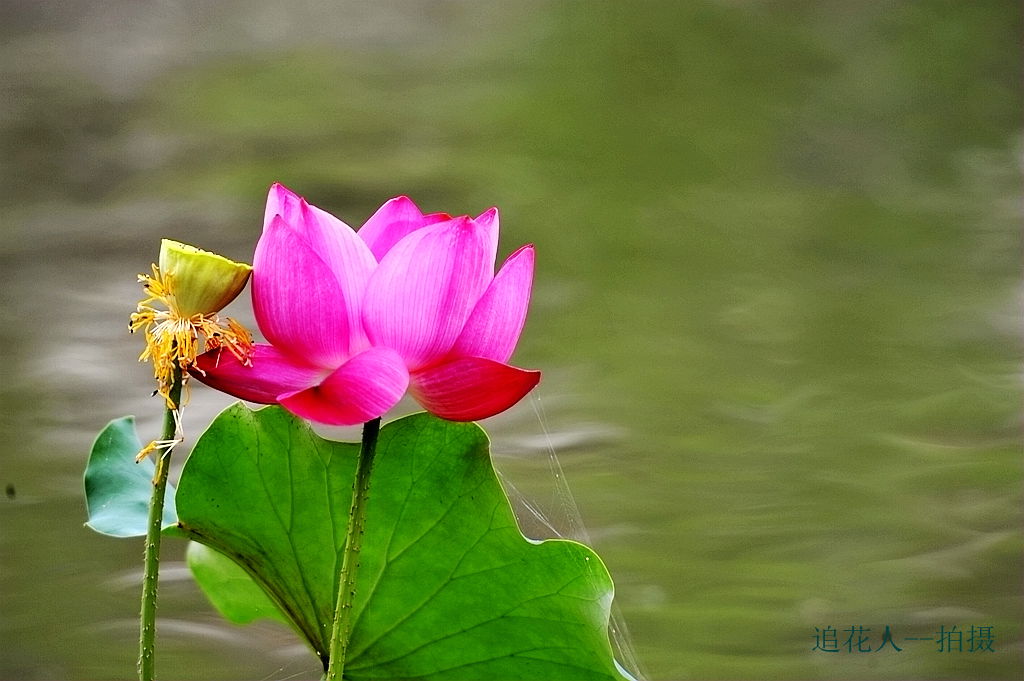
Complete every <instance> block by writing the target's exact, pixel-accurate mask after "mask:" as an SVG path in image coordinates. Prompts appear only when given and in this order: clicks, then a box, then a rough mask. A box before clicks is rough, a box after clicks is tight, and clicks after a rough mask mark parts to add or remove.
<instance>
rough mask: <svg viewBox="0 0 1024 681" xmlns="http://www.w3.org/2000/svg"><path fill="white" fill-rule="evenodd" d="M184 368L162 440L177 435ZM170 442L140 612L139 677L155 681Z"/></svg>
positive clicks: (162, 460) (157, 487)
mask: <svg viewBox="0 0 1024 681" xmlns="http://www.w3.org/2000/svg"><path fill="white" fill-rule="evenodd" d="M181 385H182V374H181V368H180V367H179V366H177V365H175V367H174V375H173V379H172V383H171V389H170V391H169V392H168V395H169V397H170V402H171V403H172V404H174V405H175V407H176V408H175V409H171V408H170V407H168V408H167V411H166V412H165V413H164V428H163V434H162V436H161V440H162V441H164V442H169V441H171V440H174V439H175V437H176V436H177V430H178V420H177V418H176V414H175V411H176V410H177V406H178V405H180V403H181ZM171 449H172V447H170V446H164V447H160V448H158V449H157V450H156V452H157V459H156V472H155V473H154V474H153V496H152V497H150V501H149V525H148V528H147V531H146V549H145V554H144V555H145V567H144V571H143V576H142V613H141V614H140V615H139V620H140V621H139V664H138V671H139V681H153V673H154V665H155V662H156V660H155V659H154V658H155V653H154V647H155V641H156V590H157V583H158V581H159V576H160V537H161V533H160V530H161V529H162V528H163V519H164V496H165V494H166V492H167V473H168V472H169V471H170V468H171Z"/></svg>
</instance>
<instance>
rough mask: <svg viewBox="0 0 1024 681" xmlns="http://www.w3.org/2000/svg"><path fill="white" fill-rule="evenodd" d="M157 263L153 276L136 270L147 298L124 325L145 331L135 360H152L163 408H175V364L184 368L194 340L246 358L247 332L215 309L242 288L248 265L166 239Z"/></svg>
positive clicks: (193, 349) (193, 353)
mask: <svg viewBox="0 0 1024 681" xmlns="http://www.w3.org/2000/svg"><path fill="white" fill-rule="evenodd" d="M159 263H160V264H159V266H157V265H153V276H149V275H146V274H140V275H139V282H140V283H142V285H143V288H144V289H145V291H146V295H147V297H146V299H144V300H143V301H142V302H140V303H139V305H138V308H137V309H136V311H135V312H134V313H133V314H132V316H131V324H130V325H129V328H130V329H131V330H132V332H133V333H134V332H135V331H138V330H139V329H144V330H145V336H146V348H145V350H143V351H142V354H141V355H140V356H139V360H140V361H145V360H148V359H152V360H153V373H154V376H155V378H156V380H157V392H159V393H160V394H161V395H163V397H164V399H165V400H166V401H167V406H168V408H170V409H177V407H178V406H179V405H177V404H174V403H173V401H172V399H171V395H170V390H171V385H172V383H173V380H174V378H173V377H174V372H175V368H176V367H177V368H178V369H179V370H181V371H186V370H187V369H188V368H189V366H190V365H191V364H192V363H193V362H194V361H195V359H196V355H197V354H198V353H199V346H200V339H202V340H203V341H204V342H205V344H206V348H207V349H212V348H218V349H219V348H227V349H228V350H230V351H231V353H232V355H233V356H234V357H235V358H236V359H237V360H238V361H239V362H242V363H245V362H248V361H249V353H250V351H251V347H252V338H251V337H250V336H249V332H248V331H246V330H245V329H244V328H243V327H242V326H241V325H240V324H238V323H237V322H235V321H234V320H233V319H226V320H225V321H224V322H221V321H220V319H219V318H218V317H217V313H218V312H220V310H221V308H223V307H224V306H225V305H227V304H228V303H230V302H231V301H232V300H234V299H235V297H236V296H237V295H238V294H239V293H240V292H241V291H242V289H243V288H244V287H245V282H246V281H247V280H248V279H249V273H250V272H251V271H252V268H251V267H250V266H249V265H245V264H242V263H237V262H233V261H231V260H228V259H227V258H224V257H222V256H219V255H217V254H216V253H210V252H208V251H204V250H202V249H199V248H196V247H195V246H189V245H187V244H183V243H180V242H178V241H172V240H170V239H163V240H162V241H161V242H160V260H159ZM153 303H161V304H162V306H163V307H164V308H166V309H158V308H157V307H154V306H153Z"/></svg>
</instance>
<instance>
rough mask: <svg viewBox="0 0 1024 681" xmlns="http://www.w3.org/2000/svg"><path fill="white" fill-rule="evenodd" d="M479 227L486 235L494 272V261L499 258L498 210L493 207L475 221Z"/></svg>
mask: <svg viewBox="0 0 1024 681" xmlns="http://www.w3.org/2000/svg"><path fill="white" fill-rule="evenodd" d="M473 222H475V223H476V225H477V227H478V228H480V229H481V230H482V231H483V233H484V234H485V235H486V237H487V240H488V242H487V243H488V246H487V247H488V248H489V249H490V254H491V268H490V271H491V272H494V261H495V259H496V258H497V257H498V209H497V208H494V207H491V208H488V209H487V210H485V211H484V212H483V213H480V215H478V216H476V218H474V219H473Z"/></svg>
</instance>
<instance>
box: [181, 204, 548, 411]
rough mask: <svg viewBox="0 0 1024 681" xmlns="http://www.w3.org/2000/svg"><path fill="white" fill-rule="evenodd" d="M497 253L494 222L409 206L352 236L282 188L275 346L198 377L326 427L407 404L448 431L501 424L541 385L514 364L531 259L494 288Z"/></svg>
mask: <svg viewBox="0 0 1024 681" xmlns="http://www.w3.org/2000/svg"><path fill="white" fill-rule="evenodd" d="M497 248H498V210H497V209H496V208H491V209H490V210H488V211H486V212H484V213H483V214H482V215H480V216H479V217H477V218H475V219H471V218H469V217H465V216H463V217H457V218H452V217H450V216H448V215H445V214H441V213H435V214H431V215H424V214H423V213H421V212H420V210H419V208H417V207H416V205H415V204H414V203H413V202H412V201H411V200H409V199H408V198H407V197H404V196H399V197H397V198H394V199H391V200H390V201H388V202H387V203H385V204H384V205H383V206H381V208H380V209H379V210H378V211H377V212H376V213H374V215H373V216H371V217H370V219H369V220H367V221H366V224H364V225H363V226H362V228H361V229H360V230H359V231H358V232H356V231H353V230H352V229H351V228H350V227H349V226H348V225H346V224H345V223H343V222H341V221H340V220H338V219H337V218H335V217H334V216H333V215H330V214H329V213H327V212H325V211H322V210H320V209H319V208H317V207H315V206H311V205H309V204H308V203H306V201H305V200H304V199H303V198H301V197H299V196H297V195H296V194H294V193H292V192H291V191H289V190H288V189H286V188H285V187H283V186H281V185H279V184H275V185H274V186H273V187H271V188H270V196H269V197H268V199H267V209H266V215H265V218H264V223H263V236H262V237H260V240H259V243H258V244H257V245H256V254H255V256H254V259H253V274H252V302H253V309H254V311H255V314H256V322H257V324H258V325H259V328H260V330H261V331H262V332H263V335H264V336H265V337H266V339H267V340H268V341H270V342H269V344H263V343H257V344H256V345H255V346H254V349H253V353H252V356H251V361H252V364H251V366H246V365H245V364H243V363H242V362H240V361H238V360H237V359H236V358H235V357H234V356H233V355H231V354H229V353H219V352H217V351H213V352H208V353H205V354H204V355H201V356H200V357H199V358H198V359H197V361H196V364H195V368H194V369H193V373H194V374H195V376H196V378H198V379H199V380H201V381H203V382H204V383H206V384H208V385H210V386H212V387H214V388H217V389H218V390H222V391H224V392H226V393H229V394H231V395H234V396H236V397H239V398H242V399H245V400H249V401H252V402H261V403H264V404H272V403H277V404H281V405H282V406H284V407H285V408H286V409H288V410H289V411H291V412H293V413H295V414H298V415H299V416H302V417H304V418H307V419H310V420H313V421H318V422H320V423H328V424H336V425H353V424H357V423H362V422H365V421H369V420H371V419H374V418H377V417H378V416H381V415H383V414H384V413H385V412H386V411H387V410H388V409H390V408H391V407H393V406H394V405H395V403H396V402H398V400H399V399H401V397H402V395H404V394H405V392H406V390H408V391H409V392H410V393H411V394H412V396H413V397H414V398H416V400H417V401H419V403H420V404H422V405H423V406H424V407H425V408H426V409H427V410H428V411H430V412H432V413H434V414H436V415H438V416H440V417H442V418H446V419H451V420H454V421H473V420H477V419H482V418H486V417H488V416H493V415H494V414H497V413H499V412H502V411H504V410H505V409H508V408H509V407H511V406H512V405H513V404H515V403H516V402H518V401H519V400H520V399H522V398H523V396H524V395H526V393H528V392H529V391H530V390H531V389H533V387H534V386H535V385H537V382H538V381H539V380H540V372H539V371H527V370H524V369H518V368H516V367H513V366H510V365H509V364H507V363H506V362H507V360H508V358H509V357H510V356H511V355H512V351H513V350H514V349H515V345H516V342H517V341H518V340H519V334H520V332H521V331H522V328H523V323H524V322H525V320H526V308H527V306H528V304H529V300H530V289H531V287H532V283H533V264H534V252H533V246H532V245H526V246H523V247H522V248H520V249H519V250H518V251H516V252H515V253H513V254H512V255H511V256H509V258H508V259H507V260H506V261H505V264H504V265H502V267H501V271H499V272H498V273H497V274H496V275H495V274H494V261H495V255H496V251H497Z"/></svg>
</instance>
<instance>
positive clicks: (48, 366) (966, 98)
mask: <svg viewBox="0 0 1024 681" xmlns="http://www.w3.org/2000/svg"><path fill="white" fill-rule="evenodd" d="M43 6H44V9H42V10H41V9H39V6H38V5H34V4H32V3H14V4H12V6H11V7H13V8H15V9H8V10H6V11H8V12H9V13H10V16H9V17H7V18H8V19H9V21H8V22H7V24H6V25H7V28H6V29H3V30H4V31H5V34H4V37H5V40H4V44H3V48H2V54H3V57H4V59H3V60H2V61H0V63H3V64H4V66H3V67H0V74H2V78H3V80H2V85H3V89H4V91H5V92H6V94H7V95H8V96H7V97H6V99H5V101H6V104H5V106H4V109H3V115H2V117H0V131H2V133H0V148H2V150H3V156H2V158H0V178H2V179H3V183H4V186H5V187H6V188H7V190H8V191H6V192H4V193H3V194H0V202H2V204H3V205H4V207H5V208H6V211H5V213H6V215H5V219H4V221H3V229H4V232H5V234H6V235H7V236H8V239H7V240H6V241H5V243H4V244H3V245H0V272H2V273H3V274H2V276H3V282H4V286H3V289H2V291H0V306H2V307H0V310H2V311H3V313H4V316H5V319H7V320H8V323H7V324H5V325H4V326H3V328H2V330H0V344H2V345H0V348H2V357H3V359H4V362H3V363H2V364H3V366H2V369H0V372H2V374H0V405H2V406H0V428H2V432H0V434H2V436H3V437H2V440H3V441H4V442H6V443H7V444H5V445H4V448H3V457H2V459H0V460H2V461H3V466H2V468H0V482H2V483H5V484H6V483H8V482H10V484H12V485H14V486H15V488H16V490H17V494H16V497H15V499H13V500H5V501H0V509H2V513H3V519H2V520H0V523H2V525H0V526H2V528H3V531H2V532H0V551H2V552H0V566H2V570H0V575H2V583H0V597H2V608H3V616H2V618H0V632H2V633H0V642H2V643H3V645H0V650H2V651H3V652H0V676H2V677H3V678H26V679H30V678H56V677H62V678H111V677H117V678H129V677H131V675H132V670H133V664H134V662H133V659H132V656H133V654H134V632H133V626H134V621H133V618H134V617H135V609H136V608H137V603H136V598H137V594H136V593H135V591H136V589H135V586H134V582H133V581H132V579H133V576H134V573H133V570H136V569H137V568H136V566H137V563H138V555H137V554H138V553H140V549H141V547H140V546H136V545H134V544H132V543H131V542H114V541H113V540H107V539H104V538H101V537H97V536H94V535H91V534H89V533H88V532H87V531H86V530H84V529H82V528H81V527H80V523H81V521H82V520H83V519H84V518H83V517H82V510H81V502H80V501H79V498H78V495H79V493H80V489H79V481H78V476H79V475H80V471H81V468H82V466H83V465H84V460H85V452H86V451H87V448H88V443H89V442H90V440H91V437H92V435H93V434H94V432H95V431H97V430H98V429H99V428H100V427H101V426H102V425H103V423H105V422H106V420H108V419H109V418H113V417H116V416H119V415H121V414H122V413H130V412H134V413H138V414H139V416H140V428H145V427H146V426H147V421H146V420H145V419H146V418H149V419H150V421H149V422H148V423H149V424H150V426H151V427H152V428H154V429H155V426H154V425H152V424H155V422H156V419H157V418H158V411H159V406H158V405H156V404H154V403H150V402H140V399H141V397H142V396H144V395H146V394H147V393H148V377H147V374H146V371H145V368H144V367H138V366H136V365H134V356H135V353H137V351H138V348H137V347H136V343H135V342H134V341H135V339H131V338H129V337H122V334H121V330H122V328H123V325H124V323H125V318H126V314H127V311H128V310H129V308H131V306H132V305H133V302H134V300H135V298H136V295H137V292H136V290H135V288H134V285H133V281H132V279H133V276H134V274H135V273H136V272H137V271H143V270H144V269H145V268H146V267H147V266H148V262H149V260H150V259H151V258H152V257H153V255H155V250H156V239H157V238H159V237H160V236H165V235H166V236H174V237H177V238H182V239H184V240H186V241H194V242H197V243H199V244H201V245H203V246H204V247H207V248H214V249H219V250H222V251H224V252H225V253H226V254H228V255H230V256H233V257H236V258H239V259H245V258H248V257H249V255H250V253H251V249H252V246H253V244H254V243H255V239H256V237H257V233H258V229H259V220H260V218H261V216H262V200H263V193H264V192H265V189H266V186H267V185H268V184H269V183H270V182H271V181H275V180H279V181H282V182H284V183H285V184H287V185H289V186H290V187H292V188H293V189H295V190H296V191H299V192H300V193H302V194H304V195H305V196H307V197H308V198H309V199H310V200H311V201H312V202H314V203H316V204H317V205H320V206H322V207H324V208H326V209H329V210H331V211H332V212H334V213H336V214H338V215H339V216H341V217H343V218H345V219H347V220H350V221H351V222H353V223H357V222H358V221H359V220H361V219H363V218H364V217H365V216H366V215H368V214H369V213H370V212H372V210H373V209H374V208H376V206H377V205H379V203H380V202H382V201H383V200H384V199H386V198H388V197H390V196H392V195H394V194H397V193H406V194H409V195H410V196H412V197H413V198H414V199H415V200H416V201H417V202H418V203H419V204H420V205H421V206H422V207H423V208H424V209H427V210H446V211H451V212H459V211H465V212H470V213H473V212H479V211H481V210H483V209H484V208H486V207H488V206H489V205H492V204H496V205H498V206H499V207H500V208H501V211H502V232H503V233H502V249H503V251H504V252H510V251H511V250H512V249H514V248H515V247H517V246H518V245H519V244H520V243H523V242H525V241H533V242H535V243H536V244H537V249H538V254H539V265H538V268H539V269H538V273H537V284H536V290H535V299H534V304H533V307H532V309H531V317H530V320H529V324H528V327H527V330H526V333H525V334H524V338H523V340H522V342H521V344H520V347H519V350H518V351H517V360H518V362H519V363H520V364H521V365H524V366H531V367H533V366H535V367H540V368H543V369H545V370H546V378H545V381H544V384H543V385H542V387H541V390H540V392H539V398H538V400H535V401H533V402H531V403H528V404H524V405H521V406H520V407H519V408H518V409H517V410H515V411H514V412H513V413H510V414H508V415H506V416H505V417H503V418H500V419H495V420H494V422H493V423H491V424H487V426H486V427H487V428H488V429H489V430H491V431H492V433H493V434H494V440H495V448H496V450H498V453H499V455H500V456H499V459H498V462H499V465H500V467H501V469H502V471H503V473H504V475H505V477H506V478H507V479H508V480H509V481H510V482H513V483H514V484H515V485H516V487H518V488H519V489H520V490H521V491H522V492H523V494H524V495H526V496H527V497H529V498H533V499H536V500H538V503H540V504H541V505H542V506H548V507H550V508H552V509H553V514H554V515H555V516H558V514H559V510H558V508H559V503H560V498H559V497H558V496H557V495H553V494H552V492H551V488H552V480H551V472H550V470H549V467H548V466H549V463H548V459H547V455H546V451H545V440H544V437H543V430H544V429H546V430H547V431H549V432H550V433H551V438H552V442H553V444H554V446H555V448H556V450H557V452H558V457H559V460H560V461H561V464H562V466H563V467H564V469H565V474H566V476H567V478H568V480H569V483H570V484H571V486H572V488H573V490H574V492H575V495H576V499H577V501H578V503H579V507H580V513H581V516H582V519H583V521H584V522H585V523H586V525H587V526H588V527H589V529H590V532H591V534H592V537H593V543H594V544H595V546H596V548H597V549H598V551H599V552H600V553H601V554H602V556H603V557H604V558H605V560H606V562H607V563H608V565H609V568H610V569H611V572H612V574H613V577H615V579H616V583H617V587H618V594H617V599H618V603H619V606H620V608H621V610H622V613H623V615H624V618H625V620H626V622H627V624H628V625H629V627H630V630H631V633H632V641H633V645H634V647H635V648H636V651H637V654H638V656H639V659H640V661H641V663H642V664H643V666H644V670H645V672H646V673H647V674H648V675H650V677H652V678H706V679H724V678H744V679H761V678H834V679H855V678H879V679H920V678H929V679H962V678H977V679H996V678H998V679H1003V678H1006V679H1011V678H1019V676H1020V675H1021V672H1022V671H1024V667H1022V657H1021V655H1022V650H1021V643H1020V638H1021V636H1020V634H1021V627H1020V621H1021V606H1020V603H1021V600H1020V595H1021V594H1020V584H1021V582H1020V575H1021V567H1022V565H1021V548H1022V543H1021V532H1020V527H1021V520H1022V519H1021V513H1020V507H1021V456H1020V454H1021V452H1020V445H1019V405H1020V389H1019V378H1018V375H1019V370H1020V366H1019V355H1020V352H1019V340H1018V334H1019V312H1018V308H1019V305H1018V298H1017V296H1018V289H1019V265H1018V254H1019V240H1018V239H1019V237H1018V229H1019V222H1020V214H1019V213H1020V209H1019V206H1020V190H1019V185H1020V171H1019V160H1020V151H1021V135H1020V107H1019V100H1020V94H1021V92H1020V89H1021V88H1020V82H1021V79H1020V76H1021V73H1020V65H1019V60H1017V59H1016V58H1015V57H1016V52H1015V51H1014V46H1015V45H1016V43H1017V36H1019V35H1020V29H1021V17H1020V10H1019V8H1018V7H1017V6H1016V5H1015V4H1014V3H1009V2H982V3H952V2H922V3H903V4H883V3H856V4H854V3H839V2H831V3H830V2H825V3H820V2H816V3H811V2H780V3H714V2H694V3H682V2H668V1H665V2H645V3H639V4H636V5H626V4H620V3H611V2H607V3H605V2H588V3H572V2H563V3H559V2H531V3H526V4H524V5H516V6H514V7H513V6H504V7H502V6H499V5H498V4H477V3H468V2H417V3H410V4H408V5H381V6H379V7H376V8H374V9H366V8H360V7H357V6H356V5H354V4H353V5H348V4H345V5H342V6H341V7H340V8H339V7H335V6H327V5H320V4H319V3H316V2H303V3H298V4H297V6H296V7H295V8H293V9H292V11H291V12H285V13H284V14H282V13H280V12H275V11H274V10H273V8H271V7H270V6H269V5H266V4H264V3H242V2H232V3H225V4H224V5H221V6H218V7H217V8H212V9H211V8H205V9H204V8H203V6H202V5H201V4H200V3H187V2H186V3H180V4H178V5H170V4H168V5H163V6H160V7H158V8H157V9H152V8H151V9H149V10H140V9H137V8H135V9H131V10H128V9H126V6H125V7H120V8H115V9H116V11H115V9H109V10H103V9H96V8H94V9H92V10H81V9H78V10H69V9H63V10H61V9H59V8H58V7H57V6H56V5H49V4H45V3H43ZM332 31H334V33H332ZM236 307H238V306H237V305H236ZM241 307H242V309H241V310H238V311H236V314H239V315H240V316H244V315H245V314H246V311H245V310H244V305H243V306H241ZM204 392H205V391H201V390H198V389H197V390H196V395H195V400H194V404H193V407H192V409H191V411H190V413H189V415H188V421H187V422H188V423H189V424H190V428H191V430H192V432H193V433H198V431H199V429H201V427H202V425H203V424H204V423H205V422H206V420H208V418H209V417H210V416H212V414H213V413H215V412H216V410H217V409H219V408H222V407H223V406H225V405H226V404H227V403H228V401H227V400H225V399H222V398H220V397H218V396H215V395H209V394H203V393H204ZM535 409H538V410H543V414H544V416H543V418H542V419H539V418H538V416H537V415H536V414H535ZM565 522H569V519H567V518H557V517H556V523H565ZM54 545H56V546H59V547H60V549H59V550H55V549H54V548H53V546H54ZM179 548H180V547H179ZM176 551H178V548H175V547H173V546H172V547H171V548H170V552H169V555H168V556H167V558H168V562H169V564H170V566H171V567H170V569H169V570H168V571H167V572H166V573H165V576H168V583H167V586H166V588H165V591H164V598H163V601H162V603H161V616H162V618H163V621H162V628H161V636H162V639H161V641H162V643H161V645H162V654H163V655H164V656H165V658H164V659H163V660H162V661H161V670H162V671H161V672H160V673H161V675H162V676H164V675H166V676H167V677H174V678H268V679H284V678H289V677H290V676H291V675H293V674H297V675H299V676H302V675H305V676H310V677H313V676H315V674H316V665H315V664H313V665H310V664H309V662H310V660H307V659H306V655H307V654H306V653H305V652H304V651H302V650H301V649H295V648H294V647H293V646H294V639H293V638H292V637H291V635H290V634H289V633H288V632H285V631H283V630H281V629H278V628H275V627H274V626H273V625H267V626H265V627H259V628H257V629H256V630H255V631H251V630H235V629H233V628H231V627H229V626H228V625H223V624H221V623H219V622H218V621H217V619H216V617H215V616H214V615H213V614H212V613H211V612H210V611H209V608H207V607H206V606H205V605H204V603H203V601H202V599H201V597H200V596H199V595H198V594H196V593H195V590H194V588H193V587H191V585H190V583H189V582H188V580H187V577H185V576H182V577H181V578H180V579H176V578H175V577H176V576H177V575H179V574H180V572H176V571H175V567H176V563H175V560H176V559H180V551H178V553H175V552H176ZM55 613H58V614H56V615H55ZM886 625H891V627H892V630H893V633H894V636H895V637H896V638H897V642H898V643H900V645H901V646H902V647H903V651H902V652H899V653H896V652H894V651H880V652H876V653H857V652H846V650H845V648H843V649H842V652H839V653H833V654H829V653H822V652H815V651H813V650H812V648H813V646H814V634H815V627H819V628H824V627H827V626H833V627H835V628H836V629H838V630H839V631H840V632H842V630H843V629H845V628H848V627H852V626H864V627H871V629H872V631H871V636H872V637H873V643H874V645H873V646H872V647H877V645H878V643H879V642H880V635H881V631H882V629H884V627H885V626H886ZM952 625H957V626H958V627H960V628H961V629H968V628H969V627H970V626H971V625H975V626H992V627H993V630H994V634H995V638H996V642H995V646H994V647H995V652H992V653H989V652H976V653H969V652H967V649H968V648H967V646H966V644H965V647H964V652H951V653H946V652H941V653H940V652H938V650H937V646H935V644H934V643H933V642H909V641H904V640H903V639H904V637H927V636H934V635H935V632H936V631H938V629H939V627H940V626H944V627H946V628H947V629H948V628H949V627H950V626H952ZM844 636H845V635H842V634H841V640H842V638H843V637H844Z"/></svg>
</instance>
